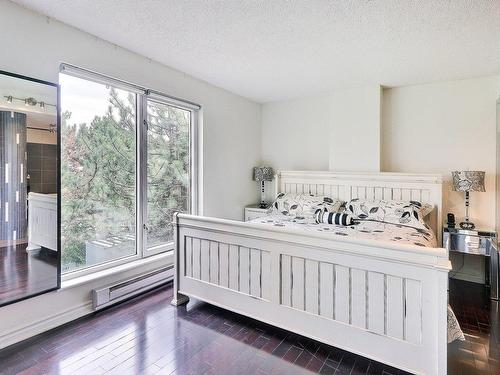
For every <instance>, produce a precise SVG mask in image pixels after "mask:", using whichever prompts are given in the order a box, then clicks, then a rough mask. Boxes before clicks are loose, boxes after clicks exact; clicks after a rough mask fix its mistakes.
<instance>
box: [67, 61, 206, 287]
mask: <svg viewBox="0 0 500 375" xmlns="http://www.w3.org/2000/svg"><path fill="white" fill-rule="evenodd" d="M60 74H67V75H70V76H73V77H77V78H80V79H83V80H87V81H91V82H96V83H100V84H104V85H110V86H113V87H116V88H119V89H123V90H127V91H129V92H132V93H133V94H135V96H136V101H135V103H136V126H135V133H136V134H135V135H136V176H135V181H136V183H135V191H136V194H135V196H136V212H135V215H136V229H135V231H136V238H135V247H136V253H135V254H134V255H130V256H125V257H122V258H118V259H115V260H110V261H108V262H105V263H100V264H96V265H93V266H87V267H82V268H79V269H75V270H72V271H68V272H65V273H61V278H62V280H63V281H68V280H72V279H74V278H77V277H82V276H86V275H89V274H93V273H96V272H100V271H103V270H106V269H110V268H113V267H117V266H121V265H123V264H126V263H130V262H134V261H138V260H141V259H146V258H148V257H150V256H153V255H157V254H160V253H167V252H169V251H173V248H174V244H173V242H169V243H167V244H163V245H159V246H155V247H153V248H152V249H151V250H148V249H147V243H146V241H147V229H146V228H147V227H146V221H147V168H146V167H145V166H146V165H147V136H148V134H147V131H148V127H147V104H148V101H153V102H157V103H160V104H164V105H168V106H174V107H177V108H180V109H182V110H186V111H189V112H190V114H191V115H190V117H191V124H190V136H189V141H190V145H189V147H190V213H192V214H194V215H197V214H199V212H200V201H201V199H200V192H201V189H200V185H199V181H201V178H200V176H201V169H200V146H201V145H200V136H199V133H200V130H199V124H200V123H201V121H200V116H201V113H202V112H201V111H202V108H201V106H200V105H199V104H196V103H193V102H190V101H187V100H182V99H179V98H176V97H173V96H170V95H167V94H164V93H162V92H159V91H156V90H152V89H148V88H145V87H142V86H139V85H136V84H132V83H129V82H126V81H122V80H120V79H116V78H113V77H109V76H106V75H103V74H100V73H96V72H93V71H90V70H87V69H84V68H80V67H77V66H74V65H71V64H66V63H62V64H61V65H60ZM59 158H60V155H59ZM143 167H144V168H143ZM59 251H61V252H62V247H61V248H60V249H59Z"/></svg>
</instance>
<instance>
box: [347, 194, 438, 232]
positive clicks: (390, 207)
mask: <svg viewBox="0 0 500 375" xmlns="http://www.w3.org/2000/svg"><path fill="white" fill-rule="evenodd" d="M432 209H433V207H432V206H431V205H430V204H422V203H420V202H417V201H386V200H362V199H358V198H356V199H352V200H351V201H350V202H349V203H348V204H347V206H346V211H347V212H348V213H350V214H352V215H354V217H356V218H358V219H360V220H373V221H383V222H386V223H391V224H401V225H406V226H410V227H414V228H421V229H428V227H427V225H426V224H425V222H424V218H425V217H426V216H427V215H428V214H429V213H431V211H432Z"/></svg>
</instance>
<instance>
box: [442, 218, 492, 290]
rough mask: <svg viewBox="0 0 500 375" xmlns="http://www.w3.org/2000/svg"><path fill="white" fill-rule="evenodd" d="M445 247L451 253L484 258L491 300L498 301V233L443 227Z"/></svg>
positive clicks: (486, 280)
mask: <svg viewBox="0 0 500 375" xmlns="http://www.w3.org/2000/svg"><path fill="white" fill-rule="evenodd" d="M443 247H445V248H447V249H448V250H449V251H450V252H458V253H465V254H472V255H476V256H484V257H485V262H484V264H485V276H486V277H485V282H486V285H487V286H489V287H490V297H491V299H495V300H497V299H498V289H499V280H498V270H499V256H498V246H497V233H496V232H493V231H488V230H464V229H460V228H448V227H443Z"/></svg>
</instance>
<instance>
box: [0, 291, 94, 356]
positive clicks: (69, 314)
mask: <svg viewBox="0 0 500 375" xmlns="http://www.w3.org/2000/svg"><path fill="white" fill-rule="evenodd" d="M92 312H93V310H92V301H88V302H85V303H83V304H81V305H79V306H75V307H73V308H71V309H68V310H66V311H63V312H61V313H58V314H55V315H52V316H50V317H46V318H44V319H41V320H39V321H37V322H34V323H33V324H30V325H28V326H25V327H22V328H19V329H16V330H14V331H12V332H9V333H7V334H6V335H3V336H1V337H0V349H3V348H6V347H8V346H10V345H13V344H16V343H18V342H21V341H23V340H26V339H28V338H30V337H33V336H36V335H39V334H40V333H43V332H46V331H48V330H50V329H53V328H56V327H58V326H60V325H63V324H66V323H69V322H71V321H73V320H75V319H78V318H81V317H83V316H85V315H88V314H91V313H92Z"/></svg>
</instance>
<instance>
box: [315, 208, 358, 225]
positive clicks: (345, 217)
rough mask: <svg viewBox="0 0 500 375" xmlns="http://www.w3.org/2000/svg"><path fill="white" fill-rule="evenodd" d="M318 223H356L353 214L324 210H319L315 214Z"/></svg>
mask: <svg viewBox="0 0 500 375" xmlns="http://www.w3.org/2000/svg"><path fill="white" fill-rule="evenodd" d="M314 220H315V221H316V223H317V224H335V225H342V226H348V225H354V224H356V222H355V220H354V218H353V217H352V215H350V214H347V213H344V212H324V211H322V210H318V211H317V212H316V213H315V215H314Z"/></svg>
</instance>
